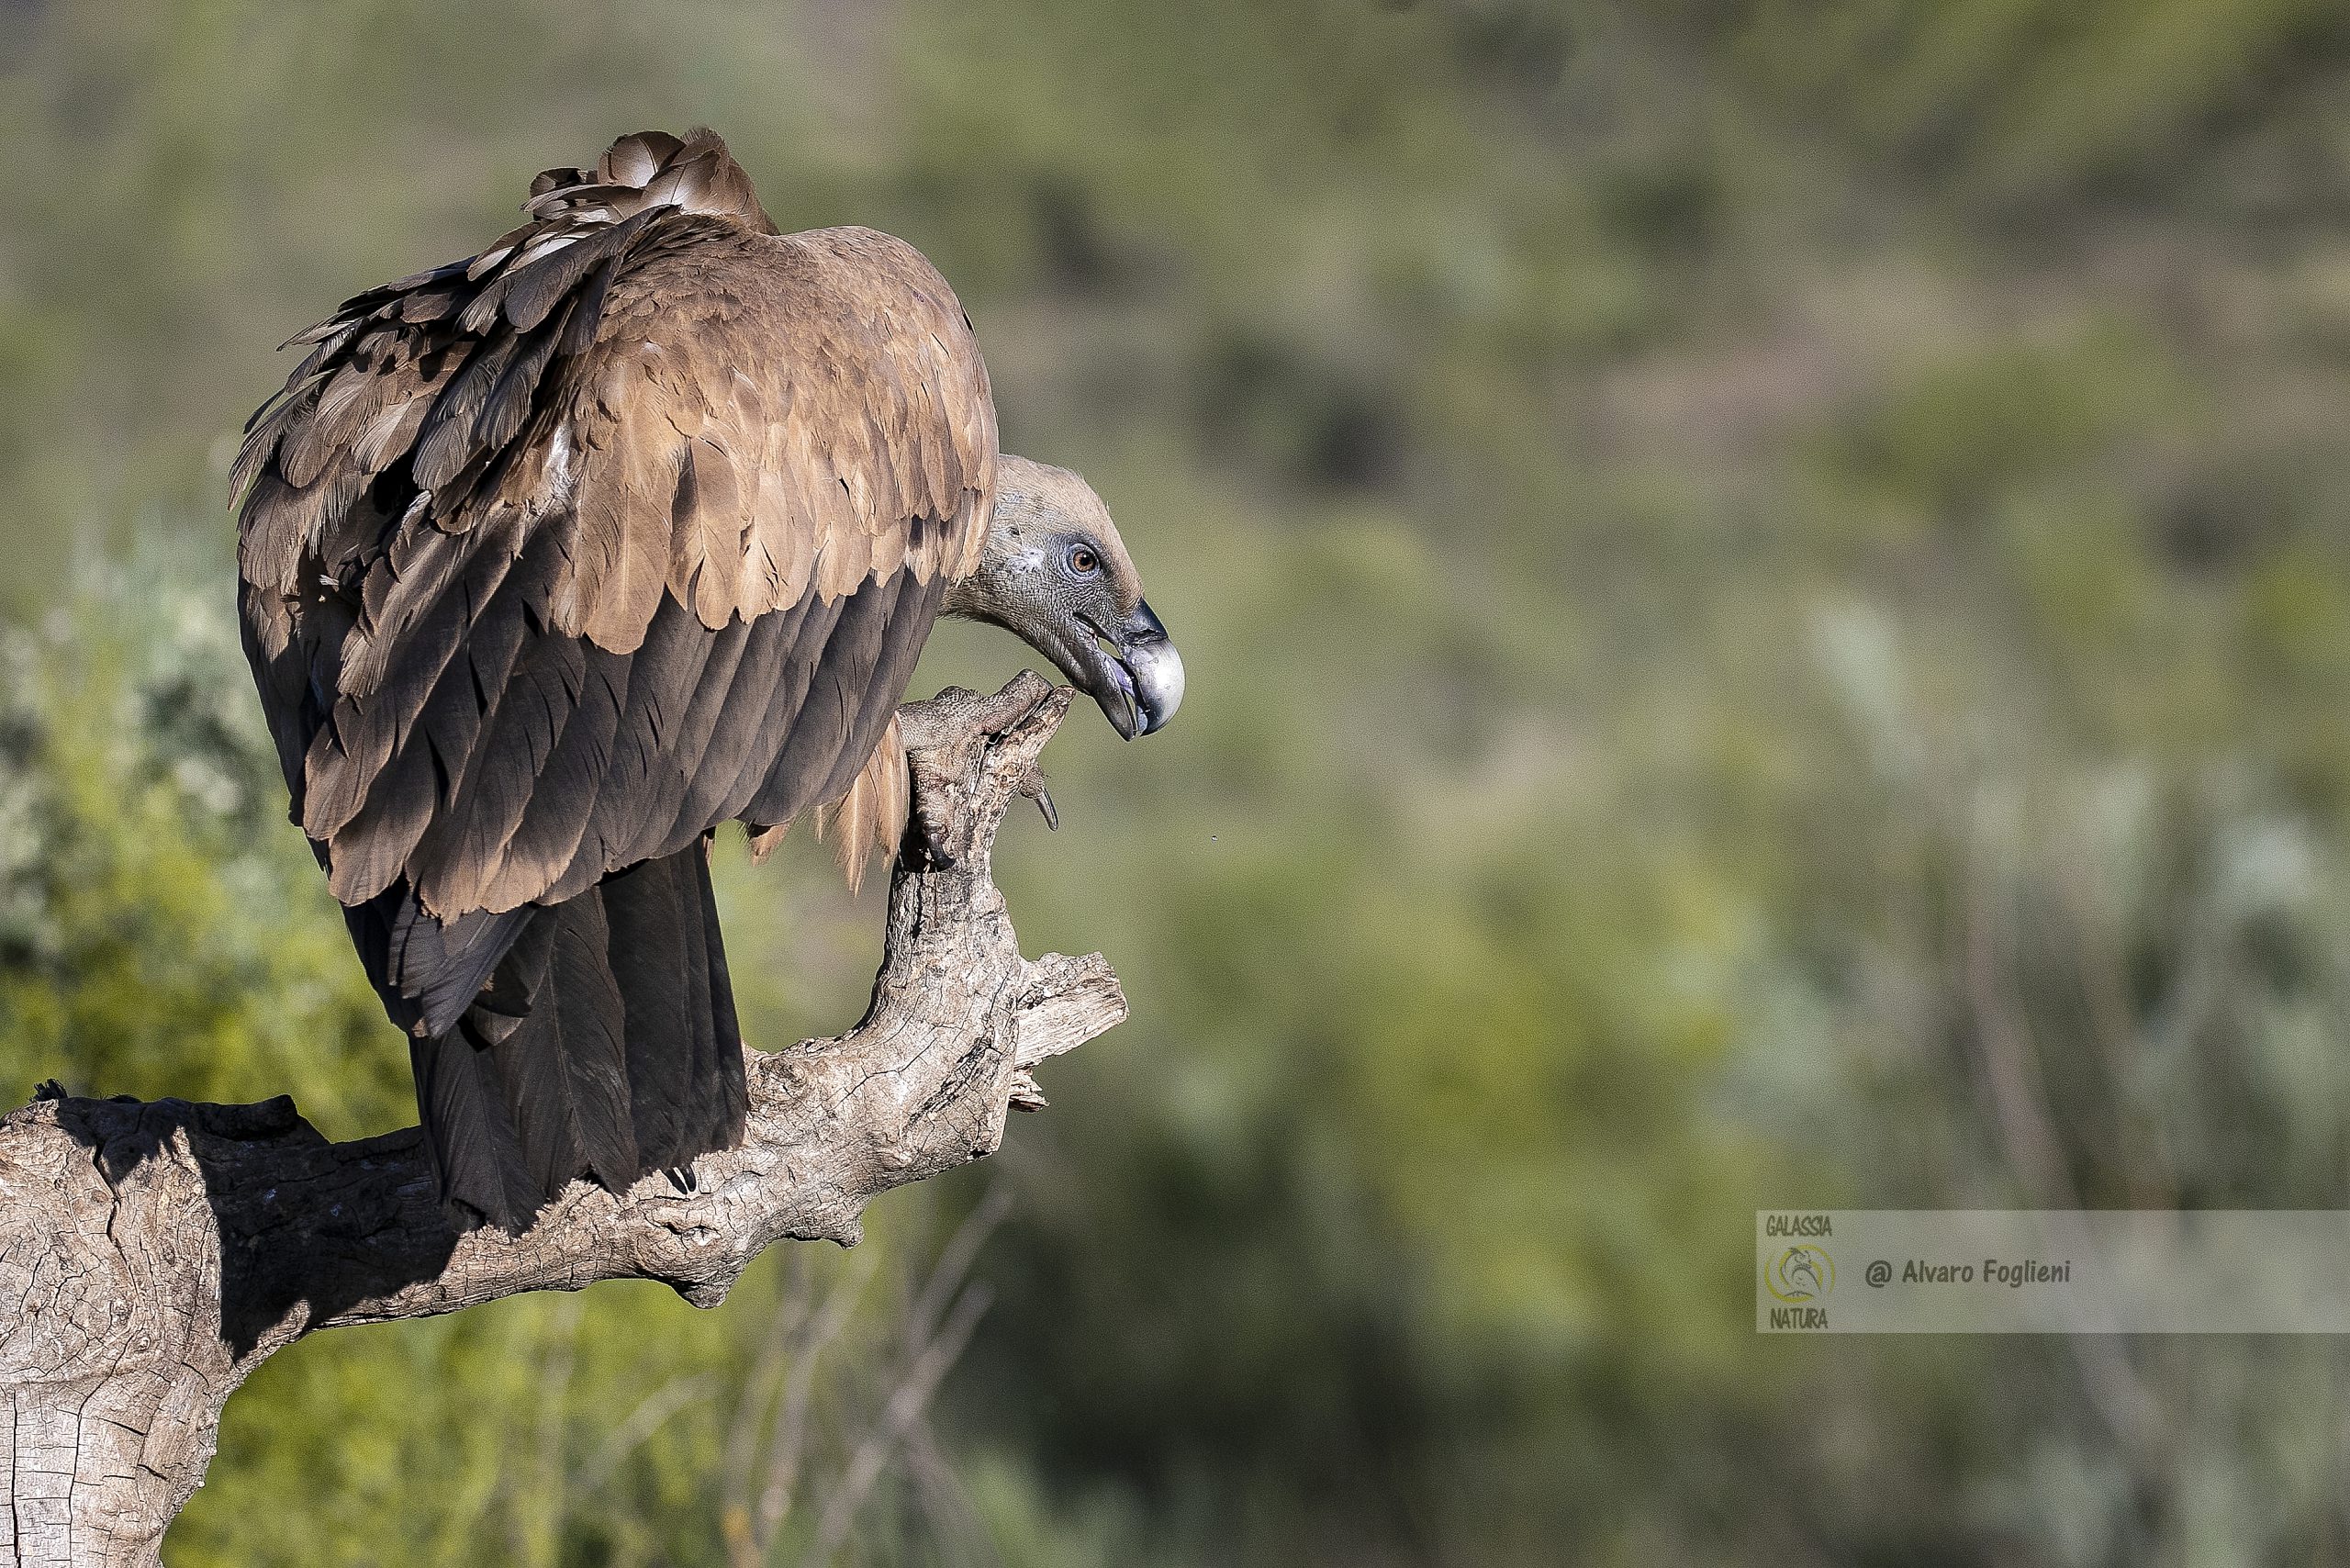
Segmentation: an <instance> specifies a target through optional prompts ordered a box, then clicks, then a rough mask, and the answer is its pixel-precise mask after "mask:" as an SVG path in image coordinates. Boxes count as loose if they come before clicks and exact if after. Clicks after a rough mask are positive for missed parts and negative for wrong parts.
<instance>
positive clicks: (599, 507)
mask: <svg viewBox="0 0 2350 1568" xmlns="http://www.w3.org/2000/svg"><path fill="white" fill-rule="evenodd" d="M524 211H525V212H526V213H527V215H528V218H529V221H527V222H526V223H524V224H523V225H522V227H521V228H520V229H517V230H514V231H513V232H511V233H509V234H507V235H505V236H503V237H502V238H500V239H498V241H494V242H493V243H492V244H490V245H489V246H488V248H487V249H486V250H484V251H482V252H480V253H479V254H477V255H474V256H470V257H467V258H466V259H464V260H463V261H458V262H452V263H449V264H448V265H446V266H440V267H434V268H432V269H431V270H430V271H428V272H421V273H418V274H415V275H414V276H412V277H406V278H402V279H401V280H399V281H398V282H397V283H391V284H386V285H385V286H382V287H380V288H372V289H369V290H368V291H366V292H365V293H364V294H361V295H358V296H357V297H353V298H352V299H351V300H349V301H347V302H346V303H345V304H344V305H343V306H342V307H341V308H340V309H338V310H337V311H336V312H335V313H334V314H333V315H332V316H331V317H330V318H329V319H327V320H325V321H323V322H321V323H319V325H318V326H316V327H313V328H311V329H310V330H308V331H307V332H304V333H302V334H300V335H299V336H298V337H297V338H296V339H294V340H293V341H294V342H297V343H306V344H309V345H312V346H311V348H310V352H309V354H308V357H307V358H305V359H304V360H303V361H302V363H301V364H300V365H299V366H298V367H297V368H296V370H295V371H294V373H293V375H290V376H289V377H287V379H286V382H285V387H284V388H283V389H282V390H281V391H280V392H278V393H277V395H276V396H275V397H274V398H271V399H270V400H269V402H267V403H266V404H264V405H263V408H262V409H260V410H259V411H258V412H256V413H255V415H254V417H253V420H252V423H251V424H250V425H249V426H248V427H247V435H246V439H245V442H244V446H243V450H242V452H241V454H240V456H239V458H238V462H237V465H236V470H235V473H234V476H232V479H231V482H230V483H231V489H232V493H234V494H237V495H241V496H242V498H243V499H242V505H241V511H240V515H239V523H238V562H239V569H240V570H239V575H240V577H241V585H240V593H241V610H242V622H243V629H244V640H245V647H246V652H247V655H248V656H249V657H250V658H251V660H252V667H253V674H254V677H255V679H256V680H257V681H258V683H259V685H260V687H261V696H262V704H263V708H264V709H265V710H266V711H267V712H268V717H269V723H270V728H271V730H272V732H273V734H274V737H275V740H276V744H277V750H278V756H279V760H280V762H281V763H282V765H283V767H284V768H285V782H286V785H287V787H288V788H289V789H290V790H292V792H293V817H294V820H295V821H296V822H297V823H300V824H301V827H302V831H303V832H304V833H305V834H307V835H308V838H309V840H310V843H311V845H312V846H313V848H314V849H315V850H316V852H317V854H318V857H319V863H320V865H321V866H323V867H324V868H325V870H326V874H327V881H328V886H329V887H330V889H331V890H333V893H334V896H335V897H336V898H337V899H338V900H340V901H341V903H342V905H343V909H344V913H345V917H346V919H347V921H348V923H349V924H350V927H351V935H352V940H353V942H354V943H355V944H356V946H357V947H358V949H359V956H360V958H361V959H362V961H363V962H364V965H365V967H366V970H367V976H368V979H369V980H371V981H372V982H373V983H374V985H375V990H376V991H377V992H378V993H379V994H380V995H381V996H382V998H383V1001H384V1005H385V1007H386V1010H387V1011H388V1012H389V1013H390V1014H391V1017H392V1019H393V1021H394V1022H395V1023H396V1024H397V1025H400V1026H401V1027H402V1028H403V1029H405V1030H407V1031H408V1035H409V1036H410V1051H411V1054H412V1058H413V1065H414V1068H415V1072H416V1090H417V1103H418V1108H419V1110H420V1113H421V1114H422V1117H423V1123H424V1128H425V1132H426V1134H427V1137H428V1141H429V1142H430V1144H431V1151H432V1155H433V1159H434V1162H435V1166H436V1169H437V1170H438V1172H439V1176H440V1181H441V1187H442V1197H443V1199H444V1201H446V1202H447V1203H449V1204H451V1205H452V1206H453V1212H454V1213H455V1214H456V1215H457V1216H458V1218H459V1219H460V1220H461V1222H463V1223H475V1222H476V1221H477V1220H487V1221H489V1222H492V1223H495V1224H498V1225H500V1226H506V1227H509V1228H520V1227H521V1226H525V1225H527V1224H528V1223H529V1221H530V1219H531V1217H532V1215H534V1214H535V1213H536V1212H537V1211H538V1209H539V1208H540V1207H542V1206H543V1204H545V1203H546V1202H547V1201H548V1200H549V1199H551V1198H552V1197H553V1196H554V1194H555V1193H558V1192H559V1191H561V1190H562V1188H563V1187H564V1185H565V1183H566V1182H570V1181H572V1180H574V1179H575V1178H581V1177H585V1178H588V1179H591V1180H593V1181H596V1182H600V1183H602V1184H603V1185H604V1186H606V1187H608V1188H610V1189H612V1190H614V1191H620V1190H624V1189H625V1188H626V1187H627V1186H628V1185H629V1184H630V1183H631V1182H634V1181H636V1180H637V1179H638V1178H639V1177H640V1176H642V1175H643V1174H644V1173H646V1172H648V1171H652V1170H669V1171H671V1172H673V1173H675V1174H676V1175H677V1177H678V1179H679V1180H681V1181H689V1180H690V1170H691V1162H692V1160H693V1159H695V1157H696V1156H698V1155H700V1154H703V1153H705V1152H708V1151H710V1150H711V1149H714V1148H722V1147H725V1146H727V1145H730V1144H732V1143H733V1142H735V1141H736V1140H737V1139H739V1137H740V1136H741V1133H742V1128H743V1120H744V1110H745V1093H744V1070H743V1051H742V1041H741V1038H740V1036H738V1034H737V1032H736V1026H735V1018H734V1007H733V997H732V994H731V992H730V991H729V989H728V983H727V974H726V958H725V952H724V949H723V947H722V944H721V941H720V935H719V928H718V916H717V910H716V906H715V904H714V903H713V902H712V900H711V880H710V870H709V866H708V846H709V841H710V839H711V835H712V834H713V833H714V831H715V830H716V829H717V827H718V825H719V824H720V823H724V822H727V821H729V820H738V821H741V822H744V823H747V824H749V825H750V827H751V828H752V830H753V831H754V832H755V833H760V832H767V831H771V830H775V829H778V828H779V827H780V826H781V825H782V824H785V823H789V822H791V821H792V820H793V819H794V818H796V817H799V816H800V815H802V814H804V813H808V812H811V811H817V810H820V809H822V808H826V807H834V808H836V811H837V818H838V821H837V827H838V830H839V832H840V833H841V834H842V840H843V846H844V848H845V858H846V860H847V863H848V864H849V866H850V868H851V874H852V876H854V874H855V867H856V863H857V862H858V861H859V860H860V859H861V858H862V857H863V855H864V854H865V852H866V851H867V849H868V848H869V847H870V846H873V845H874V844H877V843H878V844H879V845H881V846H887V847H894V846H896V844H897V842H898V838H899V834H900V832H901V826H902V823H903V818H904V814H905V807H906V784H905V758H904V754H903V751H902V749H901V746H900V745H899V744H898V740H897V733H896V724H895V719H894V713H895V710H896V707H897V704H898V701H899V699H900V697H901V695H902V693H903V691H904V689H905V684H906V681H907V678H908V677H909V676H910V674H911V673H912V669H913V666H914V660H915V658H916V656H917V655H919V654H920V653H921V652H922V647H923V641H924V639H925V638H926V637H927V636H928V635H929V633H930V628H931V624H932V622H933V621H934V619H935V618H936V617H937V616H938V615H939V614H940V613H942V612H944V613H946V614H960V615H968V616H971V617H975V618H978V619H980V620H985V621H989V622H995V623H996V624H998V625H1001V626H1003V627H1006V628H1008V629H1009V630H1011V631H1013V632H1014V633H1017V634H1018V635H1020V636H1021V637H1022V638H1024V639H1025V640H1026V641H1027V642H1028V643H1029V644H1031V645H1032V646H1034V647H1035V649H1036V650H1037V651H1038V652H1040V653H1042V654H1043V655H1045V656H1046V657H1047V658H1048V659H1050V660H1051V661H1052V662H1053V663H1054V664H1055V665H1057V666H1059V668H1060V669H1061V670H1062V671H1063V672H1064V673H1065V674H1066V675H1067V676H1068V678H1069V679H1070V680H1071V681H1073V682H1075V683H1076V684H1077V685H1078V686H1079V687H1080V688H1082V689H1084V690H1085V691H1087V692H1088V693H1090V694H1091V696H1092V697H1093V698H1094V699H1095V700H1097V701H1099V702H1100V704H1101V706H1102V710H1103V711H1105V712H1106V713H1107V714H1108V716H1109V719H1110V722H1111V723H1112V724H1113V725H1114V726H1116V728H1117V729H1118V731H1119V733H1120V734H1124V735H1126V736H1128V737H1132V736H1134V735H1136V734H1142V733H1144V732H1147V731H1149V730H1154V729H1157V728H1158V726H1159V725H1161V724H1163V723H1164V722H1166V721H1167V717H1168V715H1169V713H1171V712H1172V711H1174V709H1175V705H1176V703H1177V702H1178V701H1179V700H1181V695H1182V664H1181V660H1180V658H1178V656H1177V655H1176V653H1175V651H1174V649H1173V647H1172V645H1171V644H1169V642H1168V640H1167V634H1166V630H1165V628H1164V627H1162V626H1161V625H1160V624H1159V622H1158V618H1157V617H1155V616H1154V615H1153V614H1152V613H1151V610H1150V607H1149V606H1148V605H1147V604H1146V603H1145V602H1144V600H1143V598H1142V591H1141V584H1140V581H1139V579H1138V577H1137V576H1136V571H1135V567H1134V564H1133V562H1132V561H1131V560H1130V559H1129V558H1128V557H1127V554H1126V551H1125V545H1124V543H1122V542H1121V541H1120V539H1119V537H1118V532H1117V530H1116V529H1115V528H1113V526H1112V525H1111V522H1110V518H1109V514H1108V513H1107V512H1106V511H1105V510H1103V508H1102V503H1101V501H1100V500H1099V499H1098V498H1096V497H1095V496H1094V494H1093V492H1092V491H1091V489H1089V488H1088V487H1086V485H1085V482H1084V481H1083V480H1081V479H1080V478H1079V477H1078V476H1076V475H1074V474H1070V473H1068V472H1065V471H1063V470H1061V469H1057V468H1050V467H1046V466H1045V465H1041V464H1036V463H1031V462H1028V461H1027V460H1025V459H1024V458H1019V457H1014V456H1012V455H1011V454H1003V453H999V452H998V451H997V450H996V422H995V409H994V406H993V404H992V403H991V401H990V398H989V392H988V375H987V369H986V367H985V366H984V365H983V364H981V363H980V360H979V346H978V344H977V343H976V342H974V341H973V339H972V331H971V325H970V322H969V321H968V319H966V318H965V316H964V314H963V310H962V308H961V307H960V305H958V304H957V301H956V298H955V294H954V291H953V290H951V289H950V288H948V287H947V286H946V280H945V279H944V278H942V277H940V276H939V275H938V274H937V273H936V272H935V271H934V270H933V268H932V267H931V265H930V263H928V262H926V261H924V260H923V257H922V256H921V255H920V254H919V253H917V252H915V251H914V249H913V248H912V246H910V245H908V244H906V243H905V242H904V241H900V240H895V239H892V238H890V236H889V235H887V234H880V233H876V232H874V231H873V230H867V229H824V230H813V231H811V232H808V233H802V234H780V233H778V232H777V231H776V228H775V225H774V224H773V223H772V222H770V221H769V220H768V218H767V214H766V213H765V212H764V211H763V210H761V208H760V206H759V202H758V198H757V196H756V195H755V193H754V192H753V190H752V188H751V182H750V180H749V178H748V176H747V175H745V174H744V172H743V170H742V168H741V167H740V166H739V165H738V164H736V162H734V160H733V158H732V157H731V156H730V155H729V154H728V152H727V151H726V147H725V144H724V143H723V142H722V141H721V140H719V139H718V137H717V136H715V135H714V134H712V133H711V132H709V131H707V130H702V131H696V132H694V133H693V134H692V135H690V136H688V137H687V138H686V139H684V140H679V139H677V138H676V137H674V136H669V135H666V134H663V133H660V132H654V131H648V132H644V133H642V134H639V135H635V136H628V137H623V138H621V140H619V141H616V142H614V143H613V144H612V147H611V149H610V151H608V152H606V153H605V154H604V156H603V158H602V159H601V160H600V161H599V162H598V163H597V165H596V167H595V168H593V169H592V170H588V169H554V170H549V171H548V172H547V173H545V174H541V175H540V176H539V177H538V178H537V180H536V181H534V182H533V183H532V187H531V200H530V202H529V203H528V205H527V206H526V207H525V208H524Z"/></svg>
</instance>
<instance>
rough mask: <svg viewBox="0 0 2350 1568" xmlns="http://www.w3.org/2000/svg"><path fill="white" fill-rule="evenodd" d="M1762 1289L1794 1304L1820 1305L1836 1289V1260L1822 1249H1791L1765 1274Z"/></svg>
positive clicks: (1763, 1274) (1776, 1260) (1779, 1256)
mask: <svg viewBox="0 0 2350 1568" xmlns="http://www.w3.org/2000/svg"><path fill="white" fill-rule="evenodd" d="M1762 1288H1763V1289H1764V1290H1767V1291H1769V1292H1770V1293H1771V1294H1773V1295H1774V1296H1775V1297H1777V1298H1778V1299H1779V1300H1781V1301H1784V1302H1787V1303H1789V1304H1791V1305H1792V1304H1793V1303H1796V1302H1799V1301H1817V1300H1818V1299H1819V1298H1820V1297H1821V1296H1824V1295H1826V1294H1828V1293H1829V1292H1830V1291H1832V1290H1834V1289H1835V1288H1836V1260H1835V1259H1833V1258H1830V1256H1829V1255H1828V1254H1827V1252H1826V1251H1825V1250H1824V1249H1820V1248H1818V1247H1801V1246H1798V1247H1790V1248H1787V1249H1785V1250H1784V1251H1782V1252H1781V1253H1780V1254H1779V1255H1778V1256H1777V1257H1776V1258H1774V1259H1772V1260H1771V1266H1770V1267H1769V1268H1767V1269H1765V1270H1763V1271H1762Z"/></svg>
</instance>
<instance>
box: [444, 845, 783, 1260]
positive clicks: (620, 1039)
mask: <svg viewBox="0 0 2350 1568" xmlns="http://www.w3.org/2000/svg"><path fill="white" fill-rule="evenodd" d="M416 1063H417V1099H418V1103H419V1104H420V1106H421V1107H422V1109H423V1112H424V1126H425V1131H426V1134H427V1137H428V1141H429V1142H430V1143H431V1148H432V1151H433V1156H434V1159H435V1162H436V1165H437V1168H438V1170H439V1171H440V1175H441V1182H442V1197H443V1199H444V1200H445V1201H447V1202H449V1203H451V1204H454V1205H457V1206H459V1208H460V1209H461V1210H462V1211H468V1213H467V1214H466V1217H471V1216H472V1215H478V1216H480V1217H481V1218H482V1219H486V1220H487V1221H489V1222H490V1223H493V1224H496V1225H499V1226H504V1227H505V1228H507V1229H509V1230H517V1231H519V1230H520V1229H522V1228H524V1227H525V1226H528V1225H529V1223H530V1221H531V1218H532V1215H535V1214H536V1213H537V1211H538V1210H539V1209H540V1208H541V1207H543V1206H544V1204H546V1203H547V1202H548V1201H549V1200H551V1199H553V1198H554V1195H555V1194H556V1193H560V1192H561V1191H562V1190H563V1188H564V1187H565V1184H567V1183H568V1182H572V1181H574V1180H576V1179H578V1178H581V1177H585V1178H588V1179H589V1180H592V1181H594V1182H598V1183H599V1184H600V1185H602V1186H604V1187H606V1188H608V1189H610V1190H611V1191H614V1192H620V1191H624V1190H625V1189H626V1188H627V1187H628V1186H629V1185H630V1184H631V1183H632V1182H634V1181H636V1179H637V1178H638V1177H640V1176H642V1175H643V1174H644V1173H645V1172H647V1171H649V1170H671V1169H677V1168H678V1167H682V1166H685V1165H688V1164H690V1163H691V1162H692V1161H693V1160H694V1159H696V1158H697V1157H699V1156H700V1155H703V1154H707V1153H709V1152H711V1150H713V1149H717V1148H726V1147H729V1146H731V1145H733V1144H734V1143H736V1142H739V1141H740V1140H741V1137H742V1133H743V1125H744V1118H745V1115H746V1114H747V1109H748V1099H749V1096H748V1091H747V1087H746V1085H745V1083H744V1070H743V1042H742V1036H741V1034H740V1031H739V1030H738V1028H737V1026H736V1023H735V1017H734V1003H733V995H732V993H731V991H729V989H728V984H727V975H726V959H725V949H724V947H723V946H722V943H721V940H720V936H719V930H718V908H717V902H716V898H715V895H714V894H713V892H712V890H711V881H710V868H709V863H708V859H707V854H706V851H705V848H704V846H703V845H701V844H699V843H696V844H693V845H690V846H688V847H687V848H685V849H683V850H680V851H678V852H677V854H675V855H670V856H666V857H662V858H660V859H657V860H648V861H645V862H643V864H641V865H638V866H634V867H632V868H629V869H627V870H625V871H621V872H617V873H615V874H613V875H612V876H610V877H607V878H606V879H604V880H603V881H601V882H599V883H598V884H597V885H596V886H594V887H592V888H590V889H588V891H586V892H585V893H582V894H581V895H580V896H579V897H577V898H576V899H572V900H569V901H567V902H564V903H561V904H556V905H554V906H551V907H547V908H541V909H537V910H535V911H533V912H532V913H531V915H530V917H529V919H528V921H527V923H526V924H524V925H523V927H522V930H521V932H520V935H519V936H518V937H517V938H516V940H515V942H514V944H513V946H512V947H510V948H509V950H508V952H507V954H506V956H505V957H504V958H502V959H501V960H500V961H499V962H498V966H497V969H496V970H495V971H494V972H493V974H492V975H491V977H490V981H489V984H488V985H487V988H486V989H485V990H483V991H481V992H480V994H479V995H478V996H477V997H476V999H475V1001H474V1002H473V1004H472V1005H471V1006H469V1007H468V1008H467V1009H466V1010H465V1012H464V1016H463V1018H462V1019H461V1020H460V1021H459V1023H458V1025H457V1027H456V1028H455V1029H454V1030H453V1031H452V1032H451V1033H449V1034H447V1035H444V1036H441V1037H440V1038H437V1039H432V1040H425V1041H420V1042H418V1043H417V1047H416Z"/></svg>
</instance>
